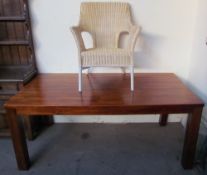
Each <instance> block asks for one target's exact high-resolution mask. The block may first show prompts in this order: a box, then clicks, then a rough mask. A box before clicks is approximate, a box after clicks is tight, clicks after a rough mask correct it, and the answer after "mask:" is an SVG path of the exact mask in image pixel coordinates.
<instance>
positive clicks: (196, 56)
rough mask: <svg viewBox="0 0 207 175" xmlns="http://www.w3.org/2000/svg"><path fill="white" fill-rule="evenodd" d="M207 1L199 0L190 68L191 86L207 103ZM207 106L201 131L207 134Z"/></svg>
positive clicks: (189, 78)
mask: <svg viewBox="0 0 207 175" xmlns="http://www.w3.org/2000/svg"><path fill="white" fill-rule="evenodd" d="M206 59H207V1H206V0H198V10H197V15H196V25H195V31H194V40H193V47H192V58H191V65H190V69H189V77H188V81H189V86H190V87H191V89H192V90H193V91H194V92H196V93H197V94H198V95H199V96H200V97H201V98H202V99H203V101H204V102H205V103H206V104H207V65H206ZM206 128H207V107H205V108H204V112H203V119H202V128H201V132H202V133H204V134H207V132H206V131H207V129H206Z"/></svg>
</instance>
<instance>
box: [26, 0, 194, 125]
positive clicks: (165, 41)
mask: <svg viewBox="0 0 207 175" xmlns="http://www.w3.org/2000/svg"><path fill="white" fill-rule="evenodd" d="M96 1H97V0H96ZM30 2H31V4H30V5H31V11H32V13H31V15H32V19H33V28H34V29H33V32H34V38H35V45H36V55H37V65H38V68H39V71H40V72H42V73H65V72H77V64H78V61H77V49H76V46H75V42H74V39H73V37H72V34H71V33H70V31H69V27H70V26H74V25H76V24H77V23H78V19H79V8H80V3H81V0H61V2H60V1H57V0H44V1H42V0H32V1H30ZM127 2H129V3H130V4H131V6H132V11H133V16H134V21H135V23H139V24H140V25H141V26H142V28H143V31H142V36H141V38H140V40H139V42H138V44H137V46H136V53H135V62H136V67H137V69H136V71H137V72H174V73H176V74H177V75H178V76H179V77H180V78H181V79H183V80H184V81H185V80H186V78H187V75H188V71H189V66H190V55H191V46H192V39H193V29H194V17H195V13H196V11H195V5H196V2H197V1H196V0H182V1H180V0H173V1H172V0H156V2H155V1H154V0H144V1H143V0H128V1H127ZM95 71H97V72H104V71H105V70H104V69H97V70H95ZM107 71H109V70H107ZM110 71H111V72H119V71H120V70H119V69H113V70H110ZM148 117H149V118H146V119H145V120H144V118H142V117H140V118H137V119H136V120H135V119H134V117H131V118H130V116H129V117H128V118H127V119H125V117H120V118H115V117H110V118H108V117H105V116H102V117H98V116H97V117H95V118H93V119H92V118H90V117H85V118H78V119H77V118H76V119H74V118H70V119H69V120H70V121H72V122H73V121H79V122H88V121H90V122H97V121H99V122H135V121H136V122H139V121H151V122H152V121H156V120H157V117H155V118H154V120H151V116H148ZM177 120H179V116H178V119H174V120H173V121H177ZM56 121H58V122H61V121H65V120H63V119H62V118H61V117H59V118H56Z"/></svg>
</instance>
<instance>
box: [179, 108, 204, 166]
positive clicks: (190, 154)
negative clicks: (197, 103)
mask: <svg viewBox="0 0 207 175" xmlns="http://www.w3.org/2000/svg"><path fill="white" fill-rule="evenodd" d="M201 115H202V107H197V108H194V110H193V112H192V113H190V114H189V116H188V121H187V127H186V133H185V141H184V147H183V156H182V165H183V167H184V168H185V169H191V168H193V163H194V157H195V152H196V143H197V139H198V132H199V127H200V120H201Z"/></svg>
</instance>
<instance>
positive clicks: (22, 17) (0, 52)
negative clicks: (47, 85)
mask: <svg viewBox="0 0 207 175" xmlns="http://www.w3.org/2000/svg"><path fill="white" fill-rule="evenodd" d="M36 74H37V69H36V64H35V52H34V46H33V39H32V28H31V21H30V14H29V4H28V0H0V136H2V135H4V136H7V135H9V133H8V131H7V130H8V129H7V128H8V125H7V122H6V118H5V115H6V112H5V110H4V107H3V104H4V102H5V101H6V100H8V99H9V98H10V97H11V96H12V95H15V94H16V93H17V92H18V91H19V90H20V89H21V87H23V86H24V85H25V84H27V83H28V82H29V81H30V80H31V79H32V78H33V77H34V76H35V75H36ZM42 118H43V117H40V118H37V119H36V118H35V119H33V118H32V117H27V118H25V128H26V129H27V135H28V137H29V138H30V139H32V138H33V137H34V136H35V135H36V133H37V131H38V130H39V129H40V128H42V127H41V126H42V125H45V124H51V119H49V118H48V117H44V119H42ZM43 121H44V122H43ZM46 121H48V123H47V122H46Z"/></svg>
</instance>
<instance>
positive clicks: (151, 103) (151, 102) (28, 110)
mask: <svg viewBox="0 0 207 175" xmlns="http://www.w3.org/2000/svg"><path fill="white" fill-rule="evenodd" d="M129 80H130V79H129V76H128V75H122V74H98V75H97V74H96V75H93V74H90V75H89V76H85V77H84V85H85V86H84V89H83V92H82V93H79V92H78V90H77V76H76V75H71V74H70V75H69V74H45V75H44V74H42V75H39V76H38V77H37V78H35V79H34V80H33V81H32V83H30V84H28V85H27V86H25V88H24V90H23V91H22V92H20V93H18V94H17V95H16V96H15V97H12V98H11V100H10V101H8V102H7V103H6V107H7V108H15V109H17V111H18V113H21V114H26V115H27V114H34V115H35V114H36V115H38V114H42V113H44V114H54V113H55V114H85V113H87V114H133V113H146V114H147V113H155V114H156V113H157V114H159V113H168V112H169V113H182V112H191V111H192V110H193V109H192V107H194V106H202V105H203V102H202V101H201V100H200V99H199V98H198V97H197V96H195V95H194V94H193V93H192V92H191V91H190V90H188V89H187V88H186V87H185V86H184V84H182V83H181V81H180V80H179V79H178V78H177V77H176V76H175V75H174V74H136V75H135V86H136V89H135V91H134V92H130V91H129V87H128V85H129Z"/></svg>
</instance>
